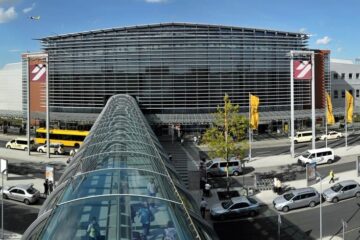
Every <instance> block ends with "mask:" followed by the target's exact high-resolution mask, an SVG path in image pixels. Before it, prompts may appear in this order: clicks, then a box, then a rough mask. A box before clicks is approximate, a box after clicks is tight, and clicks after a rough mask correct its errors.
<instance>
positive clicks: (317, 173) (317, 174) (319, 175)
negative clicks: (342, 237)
mask: <svg viewBox="0 0 360 240" xmlns="http://www.w3.org/2000/svg"><path fill="white" fill-rule="evenodd" d="M316 176H317V177H319V178H320V227H319V228H320V240H322V177H321V174H320V173H319V172H316Z"/></svg>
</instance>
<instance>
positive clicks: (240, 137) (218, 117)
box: [203, 94, 249, 192]
mask: <svg viewBox="0 0 360 240" xmlns="http://www.w3.org/2000/svg"><path fill="white" fill-rule="evenodd" d="M248 126H249V121H248V119H247V118H246V117H244V116H242V115H240V114H239V105H233V104H232V103H231V101H230V99H229V96H228V95H227V94H226V95H225V96H224V106H223V107H220V106H218V108H217V112H216V113H215V121H214V123H213V124H212V126H210V128H208V129H207V130H206V132H205V134H204V136H203V139H204V141H205V143H207V144H208V146H209V149H210V152H209V155H210V157H211V158H215V157H220V158H222V159H224V161H227V166H228V163H229V159H230V158H231V157H234V156H236V157H238V158H239V159H240V160H241V159H243V158H244V154H245V150H246V149H247V148H248V142H247V140H245V139H246V138H245V134H246V130H247V129H248ZM226 172H227V174H226V177H227V192H229V187H230V178H229V171H226Z"/></svg>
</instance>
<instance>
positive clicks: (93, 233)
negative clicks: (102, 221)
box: [86, 217, 100, 240]
mask: <svg viewBox="0 0 360 240" xmlns="http://www.w3.org/2000/svg"><path fill="white" fill-rule="evenodd" d="M86 232H87V234H88V237H89V240H97V239H99V236H100V226H99V224H98V222H97V221H96V217H93V218H92V220H91V222H90V223H89V226H88V228H87V231H86Z"/></svg>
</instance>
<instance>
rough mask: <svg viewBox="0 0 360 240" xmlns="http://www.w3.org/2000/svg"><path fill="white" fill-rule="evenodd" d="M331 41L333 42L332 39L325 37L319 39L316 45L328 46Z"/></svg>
mask: <svg viewBox="0 0 360 240" xmlns="http://www.w3.org/2000/svg"><path fill="white" fill-rule="evenodd" d="M330 41H331V38H329V37H328V36H325V37H323V38H319V39H318V40H316V44H318V45H327V44H329V43H330Z"/></svg>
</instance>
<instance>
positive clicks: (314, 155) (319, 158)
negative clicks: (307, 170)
mask: <svg viewBox="0 0 360 240" xmlns="http://www.w3.org/2000/svg"><path fill="white" fill-rule="evenodd" d="M334 160H335V154H334V150H333V149H331V148H319V149H313V150H308V151H306V152H304V153H303V154H301V155H300V156H299V158H298V163H299V164H301V165H303V166H305V165H306V164H309V163H316V164H323V163H329V164H330V163H332V162H333V161H334Z"/></svg>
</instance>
